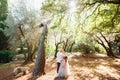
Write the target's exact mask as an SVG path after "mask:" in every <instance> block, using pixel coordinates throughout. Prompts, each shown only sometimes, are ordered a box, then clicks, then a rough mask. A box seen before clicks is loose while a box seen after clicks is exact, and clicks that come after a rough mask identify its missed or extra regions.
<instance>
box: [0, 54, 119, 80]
mask: <svg viewBox="0 0 120 80" xmlns="http://www.w3.org/2000/svg"><path fill="white" fill-rule="evenodd" d="M68 59H69V64H70V70H71V75H70V76H69V77H68V78H67V79H57V80H120V59H116V58H110V57H107V56H105V55H81V54H80V53H74V54H71V55H69V58H68ZM14 64H15V63H14ZM33 65H34V64H33V63H32V64H31V69H33ZM13 68H14V67H12V68H5V69H2V70H1V69H0V80H28V78H30V77H31V73H30V74H28V75H25V76H21V77H19V78H15V77H14V76H13V74H12V73H13V72H12V71H13ZM45 72H46V74H45V75H43V76H41V77H39V78H37V80H54V79H55V76H56V61H55V60H52V59H48V60H47V62H46V67H45Z"/></svg>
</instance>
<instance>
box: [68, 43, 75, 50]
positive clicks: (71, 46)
mask: <svg viewBox="0 0 120 80" xmlns="http://www.w3.org/2000/svg"><path fill="white" fill-rule="evenodd" d="M74 44H75V41H73V42H72V44H71V45H70V48H69V52H72V48H73V45H74Z"/></svg>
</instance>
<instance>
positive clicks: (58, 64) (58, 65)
mask: <svg viewBox="0 0 120 80" xmlns="http://www.w3.org/2000/svg"><path fill="white" fill-rule="evenodd" d="M59 67H60V63H59V62H57V73H58V71H59Z"/></svg>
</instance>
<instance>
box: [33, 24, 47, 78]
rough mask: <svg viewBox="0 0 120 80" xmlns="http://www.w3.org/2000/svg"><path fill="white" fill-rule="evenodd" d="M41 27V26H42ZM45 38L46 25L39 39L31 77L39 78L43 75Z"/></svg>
mask: <svg viewBox="0 0 120 80" xmlns="http://www.w3.org/2000/svg"><path fill="white" fill-rule="evenodd" d="M42 25H43V24H42ZM46 36H47V25H43V31H42V34H41V37H40V45H39V49H38V55H37V58H36V63H35V66H34V70H33V73H32V75H33V76H38V75H39V76H41V75H43V74H44V73H45V70H44V67H45V39H46Z"/></svg>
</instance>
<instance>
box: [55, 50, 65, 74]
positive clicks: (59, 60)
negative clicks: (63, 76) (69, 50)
mask: <svg viewBox="0 0 120 80" xmlns="http://www.w3.org/2000/svg"><path fill="white" fill-rule="evenodd" d="M64 52H65V51H64V50H63V49H61V50H60V51H59V52H58V53H57V73H58V71H59V67H60V64H61V61H62V59H63V54H64Z"/></svg>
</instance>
